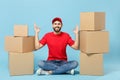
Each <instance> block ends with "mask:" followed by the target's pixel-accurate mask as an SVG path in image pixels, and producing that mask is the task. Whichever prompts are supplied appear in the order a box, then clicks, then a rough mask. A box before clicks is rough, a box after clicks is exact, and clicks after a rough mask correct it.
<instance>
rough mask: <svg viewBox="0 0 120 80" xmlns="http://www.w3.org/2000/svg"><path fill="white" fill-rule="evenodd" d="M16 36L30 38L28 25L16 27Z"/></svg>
mask: <svg viewBox="0 0 120 80" xmlns="http://www.w3.org/2000/svg"><path fill="white" fill-rule="evenodd" d="M14 36H21V37H23V36H28V25H14Z"/></svg>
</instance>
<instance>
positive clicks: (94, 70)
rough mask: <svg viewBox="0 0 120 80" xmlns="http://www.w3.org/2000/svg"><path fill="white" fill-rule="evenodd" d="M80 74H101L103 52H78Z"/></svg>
mask: <svg viewBox="0 0 120 80" xmlns="http://www.w3.org/2000/svg"><path fill="white" fill-rule="evenodd" d="M80 74H82V75H103V54H101V53H100V54H98V53H97V54H95V53H94V54H86V53H83V52H81V53H80Z"/></svg>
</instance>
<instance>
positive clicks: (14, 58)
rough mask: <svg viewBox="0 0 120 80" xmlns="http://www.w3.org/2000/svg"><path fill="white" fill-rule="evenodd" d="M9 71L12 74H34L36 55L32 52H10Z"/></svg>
mask: <svg viewBox="0 0 120 80" xmlns="http://www.w3.org/2000/svg"><path fill="white" fill-rule="evenodd" d="M9 71H10V75H25V74H33V72H34V55H33V53H32V52H29V53H24V54H19V53H13V52H9Z"/></svg>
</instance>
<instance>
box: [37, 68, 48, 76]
mask: <svg viewBox="0 0 120 80" xmlns="http://www.w3.org/2000/svg"><path fill="white" fill-rule="evenodd" d="M36 74H37V75H41V74H44V75H49V73H48V71H45V70H43V69H41V68H39V69H38V70H37V71H36Z"/></svg>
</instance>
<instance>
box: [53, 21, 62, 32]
mask: <svg viewBox="0 0 120 80" xmlns="http://www.w3.org/2000/svg"><path fill="white" fill-rule="evenodd" d="M52 27H53V30H54V31H55V32H56V33H58V32H60V30H61V28H62V23H61V22H59V21H55V22H54V23H53V24H52Z"/></svg>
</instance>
